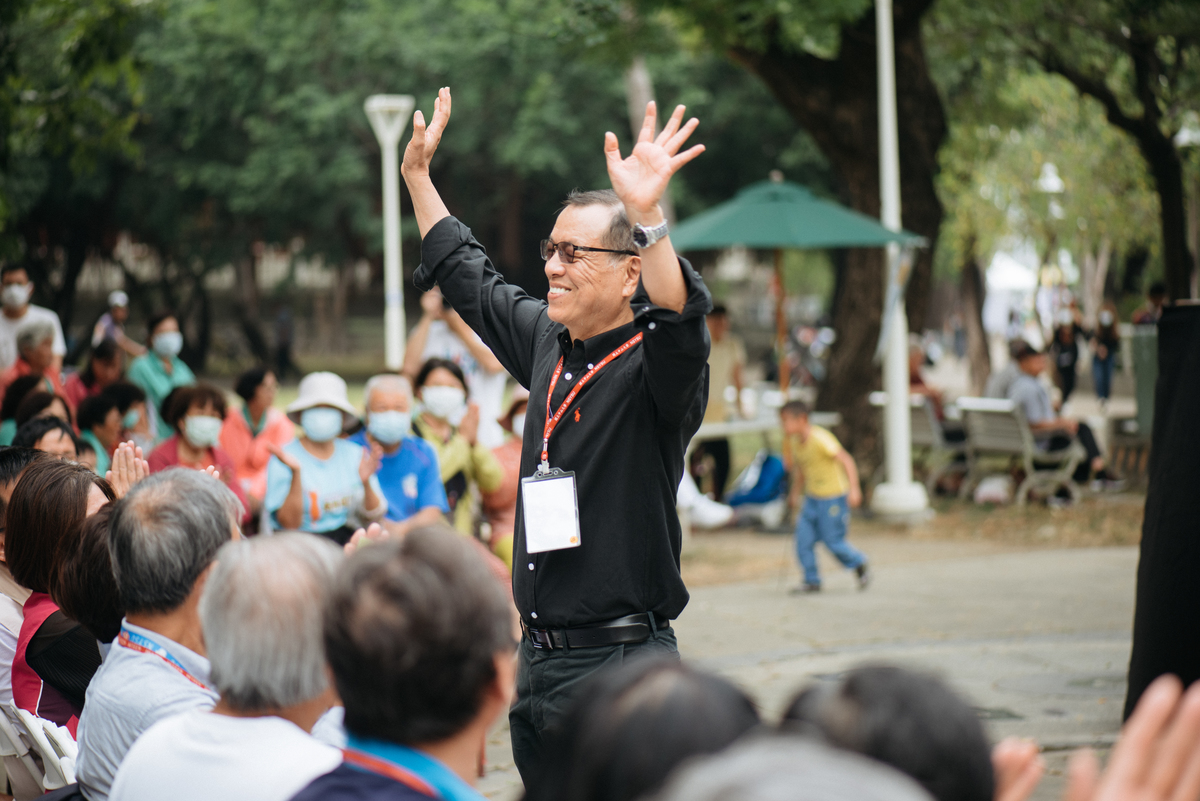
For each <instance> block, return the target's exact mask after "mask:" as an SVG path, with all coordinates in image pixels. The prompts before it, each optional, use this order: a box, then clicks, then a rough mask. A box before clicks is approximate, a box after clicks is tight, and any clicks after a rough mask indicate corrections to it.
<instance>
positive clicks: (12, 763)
mask: <svg viewBox="0 0 1200 801" xmlns="http://www.w3.org/2000/svg"><path fill="white" fill-rule="evenodd" d="M0 710H2V711H3V714H0V758H3V760H4V771H5V772H6V773H7V774H8V781H9V783H10V784H11V786H12V793H13V798H14V799H16V801H32V799H35V798H37V797H38V796H40V795H42V794H43V793H45V792H46V790H45V788H44V786H43V784H42V782H43V780H44V779H45V774H44V773H43V772H42V768H41V766H40V765H38V763H37V760H36V759H35V757H34V755H33V754H32V753H30V750H29V739H30V738H26V737H22V736H21V734H20V733H19V732H20V730H21V729H23V728H24V726H23V725H21V724H20V723H19V721H18V724H17V725H16V726H14V725H13V722H12V720H10V718H11V717H15V715H12V713H10V711H9V709H8V707H7V706H5V705H0Z"/></svg>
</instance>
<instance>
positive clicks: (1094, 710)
mask: <svg viewBox="0 0 1200 801" xmlns="http://www.w3.org/2000/svg"><path fill="white" fill-rule="evenodd" d="M858 544H859V545H860V546H861V547H863V549H864V550H865V551H866V552H867V553H868V554H870V555H871V556H872V561H873V565H874V568H875V582H874V584H873V585H872V586H871V588H870V589H868V590H867V591H865V592H859V591H858V590H856V589H855V587H854V583H853V581H852V577H851V576H850V575H849V574H847V573H845V572H844V571H841V570H840V568H838V567H837V566H836V565H835V564H833V563H832V562H831V560H828V559H827V558H823V559H822V570H823V572H824V575H825V576H826V579H825V590H824V591H823V592H822V593H820V594H819V595H807V596H791V595H788V594H787V584H788V583H794V581H795V578H794V577H791V576H789V577H786V578H785V577H784V576H782V575H781V576H780V577H779V578H775V579H765V580H758V581H749V582H742V583H736V584H726V585H716V586H706V587H699V588H696V589H694V590H693V591H692V601H691V603H690V604H689V606H688V608H687V610H686V611H685V612H684V614H683V615H682V616H681V618H680V619H679V620H678V621H677V622H676V629H677V632H678V636H679V642H680V647H681V650H682V652H683V656H684V658H685V659H686V660H689V661H690V662H691V663H692V664H694V665H696V666H698V667H702V668H705V669H709V670H713V671H715V672H717V673H720V674H721V675H724V676H726V677H728V678H729V679H731V680H732V681H734V682H736V683H737V684H739V685H740V686H742V687H743V688H744V689H746V691H747V692H749V693H750V694H751V695H752V696H753V697H754V698H755V699H757V701H758V703H759V705H760V707H761V709H762V712H763V715H764V717H766V718H768V719H773V718H775V717H777V716H778V715H779V713H780V712H781V711H782V708H783V707H784V706H785V705H786V703H787V701H788V700H789V699H790V698H791V697H792V696H793V695H794V693H795V692H796V691H797V690H798V689H800V688H801V687H803V686H804V685H806V684H808V683H810V682H813V681H833V680H836V679H837V678H838V676H839V675H840V674H841V673H842V672H843V671H845V670H847V669H848V668H850V667H852V666H854V665H858V664H863V663H868V662H876V663H877V662H885V663H891V664H901V665H906V666H912V667H917V668H921V669H925V670H931V671H934V672H937V673H939V674H941V675H942V676H944V677H945V678H946V679H947V680H948V681H950V682H951V683H952V684H953V685H954V686H955V687H956V688H958V689H959V690H960V691H961V692H962V693H963V694H964V695H965V696H966V697H967V698H969V699H970V701H971V703H972V704H973V705H974V706H976V707H977V708H978V709H979V711H980V715H981V717H982V718H983V719H984V720H985V721H986V725H987V727H988V729H989V731H990V733H991V734H992V736H993V738H995V739H997V740H998V739H1000V738H1001V737H1005V736H1009V735H1018V736H1026V737H1034V738H1036V739H1037V740H1038V741H1039V742H1041V743H1042V744H1043V746H1044V747H1045V748H1046V750H1047V752H1048V762H1049V766H1050V769H1051V775H1050V776H1049V777H1048V779H1047V781H1044V782H1043V785H1042V787H1041V788H1040V789H1039V792H1038V795H1037V798H1038V799H1047V800H1048V799H1054V798H1059V797H1060V794H1061V793H1060V791H1061V773H1062V768H1063V765H1064V762H1065V754H1066V752H1067V750H1068V749H1071V748H1074V747H1077V746H1080V745H1095V746H1099V747H1101V748H1104V747H1106V746H1107V745H1109V744H1111V742H1112V741H1113V739H1114V738H1115V736H1116V734H1117V731H1118V729H1119V726H1120V714H1121V708H1122V704H1123V702H1124V694H1125V670H1126V667H1127V663H1128V659H1129V636H1130V629H1131V623H1132V615H1133V596H1134V579H1135V572H1136V567H1137V550H1136V549H1135V548H1127V547H1126V548H1080V549H1064V550H1028V551H1014V550H1012V549H998V548H996V547H995V546H994V545H989V544H986V543H979V544H974V543H963V542H954V543H949V542H946V543H941V542H928V541H926V542H912V541H905V540H904V539H903V538H898V537H877V538H862V539H861V541H859V542H858ZM785 546H786V543H785V542H784V541H783V539H782V538H781V548H782V547H785ZM822 556H823V557H824V554H823V553H822ZM507 735H508V732H507V727H506V726H504V725H501V726H500V727H499V728H498V729H497V731H495V732H494V733H493V736H492V737H491V739H490V742H489V749H488V758H489V774H488V776H487V777H486V778H485V779H484V780H483V781H482V782H481V785H480V789H481V790H483V791H484V792H485V794H487V795H488V796H489V797H490V798H496V799H511V798H516V797H518V796H519V793H520V781H519V777H518V776H517V774H516V770H515V768H513V765H512V756H511V753H510V752H509V750H508V736H507Z"/></svg>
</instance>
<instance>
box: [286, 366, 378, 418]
mask: <svg viewBox="0 0 1200 801" xmlns="http://www.w3.org/2000/svg"><path fill="white" fill-rule="evenodd" d="M314 406H332V407H333V408H334V409H337V410H338V411H340V412H341V413H342V430H343V431H352V430H354V429H355V428H357V427H358V426H359V425H361V424H362V420H361V419H360V418H359V416H358V412H357V411H355V409H354V407H353V406H351V405H350V399H349V397H348V396H347V393H346V382H345V380H344V379H343V378H342V377H341V376H340V375H337V374H336V373H324V372H322V373H309V374H308V375H306V376H304V378H302V379H300V397H298V398H296V399H295V400H294V401H292V402H291V403H289V404H288V406H287V416H288V419H289V420H291V421H292V422H293V423H295V424H297V425H299V424H300V413H301V412H303V411H304V410H305V409H311V408H313V407H314Z"/></svg>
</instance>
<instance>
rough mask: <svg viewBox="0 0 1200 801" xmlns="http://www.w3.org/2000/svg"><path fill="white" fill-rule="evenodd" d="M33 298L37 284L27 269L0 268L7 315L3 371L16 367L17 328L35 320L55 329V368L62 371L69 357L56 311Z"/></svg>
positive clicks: (2, 332)
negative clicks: (35, 304) (66, 357)
mask: <svg viewBox="0 0 1200 801" xmlns="http://www.w3.org/2000/svg"><path fill="white" fill-rule="evenodd" d="M32 297H33V282H32V281H30V280H29V273H27V272H25V268H24V267H19V266H17V265H13V264H9V265H7V266H5V267H3V268H0V305H2V306H3V309H2V312H3V313H0V371H4V370H7V369H8V368H9V367H12V365H13V363H14V362H16V360H17V355H18V354H17V329H18V328H20V327H21V326H22V325H24V324H25V323H28V322H32V321H34V320H42V321H44V322H47V323H49V324H50V325H51V326H53V327H54V344H53V347H52V353H53V359H54V367H55V369H62V362H63V357H64V356H65V355H66V354H67V341H66V340H65V339H64V338H63V332H62V323H61V322H59V319H58V315H57V314H55V313H54V312H52V311H50V310H49V309H44V308H42V307H41V306H34V305H33V304H32V303H30V302H29V300H30V298H32Z"/></svg>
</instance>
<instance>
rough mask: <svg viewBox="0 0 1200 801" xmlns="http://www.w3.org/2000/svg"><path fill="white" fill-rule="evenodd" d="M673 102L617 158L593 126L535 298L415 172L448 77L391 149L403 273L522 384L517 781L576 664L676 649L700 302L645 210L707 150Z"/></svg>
mask: <svg viewBox="0 0 1200 801" xmlns="http://www.w3.org/2000/svg"><path fill="white" fill-rule="evenodd" d="M683 112H684V108H683V106H679V107H677V108H676V109H675V113H674V114H673V115H672V116H671V118H670V120H668V121H667V124H666V125H665V127H664V128H663V130H662V133H660V134H659V135H658V136H657V137H655V135H654V129H655V121H656V116H657V114H656V111H655V106H654V104H653V103H650V104H648V105H647V107H646V119H645V123H644V125H643V126H642V130H641V134H640V135H639V137H638V142H637V144H636V146H635V147H634V149H633V153H632V154H631V155H630V156H629V157H628V158H624V159H623V158H621V154H620V150H619V147H618V143H617V138H616V136H615V135H613V134H612V133H608V134H606V135H605V142H604V154H605V157H606V159H607V162H608V173H609V178H610V179H611V181H612V186H613V189H612V190H611V191H610V190H604V191H597V192H576V193H572V195H571V196H570V197H568V199H567V201H566V203H565V207H564V208H563V210H562V212H561V213H560V214H559V216H558V219H557V220H556V222H555V225H554V229H553V231H552V232H551V234H550V238H549V239H546V240H545V241H544V242H543V243H542V246H541V255H542V258H543V259H545V260H546V268H545V269H546V277H547V278H548V279H549V283H550V291H549V293H548V297H547V300H546V301H541V300H536V299H534V298H532V297H530V296H528V295H527V294H525V292H523V291H522V290H521V289H520V288H518V287H515V286H511V285H509V284H507V283H505V281H504V279H503V277H501V275H500V274H499V272H497V271H496V269H495V268H494V267H493V266H492V263H491V261H490V260H489V259H488V257H487V254H486V253H485V252H484V249H483V247H482V246H481V245H480V244H479V243H478V242H477V241H476V240H475V238H474V237H473V236H472V235H471V231H470V229H468V228H467V227H466V226H465V225H463V224H462V223H461V222H459V221H458V220H457V219H455V218H453V217H451V216H450V212H449V211H448V210H447V209H446V206H445V204H444V203H443V202H442V199H441V197H440V196H439V195H438V192H437V189H435V188H434V185H433V182H432V181H431V180H430V177H429V163H430V161H431V159H432V158H433V155H434V152H435V151H436V150H437V146H438V142H439V140H440V139H441V135H442V132H443V131H444V130H445V128H446V124H447V123H448V122H449V119H450V90H449V89H446V88H444V89H442V90H441V91H440V92H439V94H438V100H437V104H436V106H435V110H434V114H433V119H432V121H431V123H430V125H429V127H428V129H427V128H426V125H425V118H424V116H423V115H422V114H421V112H420V111H418V112H416V113H415V115H414V117H413V138H412V140H411V141H410V142H409V144H408V146H407V148H406V150H405V153H404V163H403V166H402V168H401V172H402V174H403V175H404V180H405V183H406V184H407V185H408V189H409V193H410V194H411V196H412V201H413V209H414V211H415V213H416V217H417V225H418V227H419V228H420V231H421V238H422V243H421V255H422V262H421V266H420V267H419V268H418V269H417V272H416V274H415V275H414V279H413V283H414V284H415V285H416V287H417V288H418V289H420V290H422V291H427V290H429V289H431V288H432V287H433V285H434V284H435V283H436V284H438V285H439V286H440V287H441V291H442V295H443V296H444V297H445V298H446V299H447V300H448V301H449V302H450V305H451V306H452V307H453V308H454V310H455V311H457V312H458V313H459V314H461V315H462V317H463V319H464V320H466V322H467V324H468V325H469V326H470V327H471V328H472V329H473V330H474V331H475V332H476V333H477V334H479V336H480V337H481V338H482V339H483V342H484V344H486V345H487V346H488V348H490V349H491V351H492V352H493V353H494V354H495V355H496V357H497V358H498V359H499V360H500V362H501V364H503V365H504V368H505V369H506V370H508V372H509V373H511V374H512V375H513V376H514V377H515V378H516V379H517V381H518V382H519V383H520V384H521V385H522V386H524V387H526V388H527V389H528V390H529V392H530V403H529V411H528V413H527V416H526V421H525V431H524V449H523V454H522V457H521V476H522V483H521V502H520V503H519V504H518V509H517V523H516V534H515V540H514V546H515V547H514V557H513V563H514V564H513V596H514V600H515V601H516V605H517V609H518V611H519V612H520V616H521V622H522V627H523V629H524V636H523V637H522V640H521V645H520V649H519V661H518V668H517V673H518V679H517V701H516V703H515V705H514V706H513V708H512V711H511V712H510V714H509V724H510V730H511V734H512V742H513V758H514V760H515V762H516V764H517V767H518V769H519V770H520V772H521V776H522V778H523V779H524V781H525V782H526V786H530V785H531V784H533V783H536V782H537V780H538V777H539V775H540V771H539V762H540V760H541V758H542V754H543V750H544V748H545V745H546V741H547V738H548V737H552V736H553V735H552V733H551V732H552V731H553V729H554V728H555V726H557V725H558V724H559V722H560V721H561V720H562V717H563V714H564V712H565V710H566V708H567V705H568V703H569V702H570V701H571V700H572V698H573V693H574V691H575V690H576V688H577V687H578V686H579V683H580V682H581V681H582V680H583V679H584V678H586V677H587V676H589V675H590V674H592V673H593V672H595V671H596V670H599V669H600V668H602V667H606V666H610V665H613V664H619V663H620V662H622V661H623V660H624V659H626V658H629V657H633V656H640V655H642V654H645V653H660V654H661V653H667V654H676V653H677V646H676V641H675V633H674V631H673V630H672V629H671V628H670V622H671V620H673V619H674V618H676V617H678V615H679V613H680V612H681V611H683V608H684V606H685V605H686V604H687V600H688V593H687V589H686V588H685V587H684V585H683V579H682V578H681V577H680V573H679V550H680V542H681V533H680V526H679V518H678V516H677V515H676V513H675V491H676V488H677V487H678V486H679V480H680V478H681V477H682V476H683V469H684V449H685V448H686V446H687V443H688V441H689V440H690V439H691V437H692V436H693V435H694V434H695V432H696V429H697V428H699V426H700V420H701V418H702V417H703V414H704V406H705V402H706V396H707V389H708V370H707V359H708V345H709V343H708V331H707V329H706V328H705V324H704V316H705V315H706V314H707V313H708V312H709V311H710V310H711V308H712V297H711V295H710V294H709V292H708V290H707V289H706V288H705V286H704V283H703V281H702V280H701V279H700V276H699V274H698V273H697V272H696V271H695V270H694V269H692V267H691V265H689V264H688V263H687V262H686V261H684V260H682V259H680V258H679V257H678V256H677V255H676V254H675V250H674V248H672V247H671V242H670V239H669V238H668V237H667V236H666V230H667V225H666V221H665V219H664V217H663V214H662V209H661V207H660V206H659V200H660V198H661V197H662V196H663V193H664V192H665V191H666V190H667V184H668V182H669V181H670V178H671V176H672V175H673V174H674V173H675V172H676V171H677V170H678V169H679V168H680V167H682V166H683V165H684V164H686V163H687V162H689V161H691V160H692V159H693V158H695V157H696V156H698V155H699V154H700V153H701V152H702V151H703V149H704V148H703V147H702V146H699V145H697V146H695V147H692V148H690V149H688V150H686V151H683V152H680V148H681V147H682V146H683V144H684V142H686V141H687V139H688V137H689V136H691V134H692V132H693V131H694V130H695V128H696V126H697V125H698V124H699V123H698V121H697V120H695V119H693V120H690V121H689V122H688V123H687V124H684V123H683Z"/></svg>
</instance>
